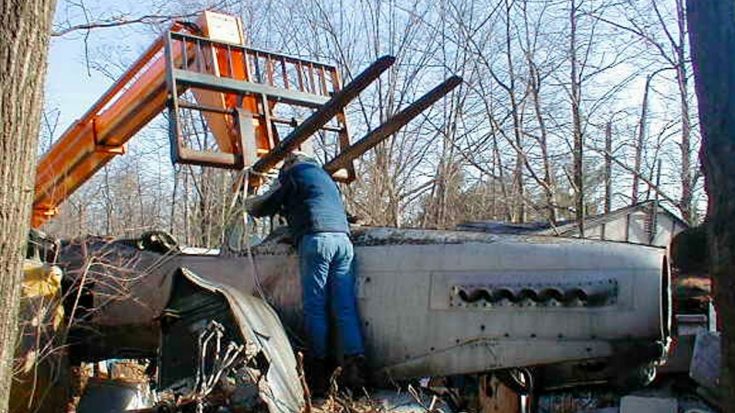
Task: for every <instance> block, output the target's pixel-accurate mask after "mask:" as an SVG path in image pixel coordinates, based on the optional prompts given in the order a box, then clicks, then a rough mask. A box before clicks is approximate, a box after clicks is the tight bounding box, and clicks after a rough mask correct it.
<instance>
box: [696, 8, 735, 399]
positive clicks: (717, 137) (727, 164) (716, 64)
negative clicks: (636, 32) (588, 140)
mask: <svg viewBox="0 0 735 413" xmlns="http://www.w3.org/2000/svg"><path fill="white" fill-rule="evenodd" d="M687 18H688V21H689V29H690V33H689V37H690V45H691V52H692V53H691V54H692V61H693V67H694V80H695V88H696V92H697V99H698V104H699V119H700V128H701V131H702V149H701V152H700V158H701V161H702V166H703V169H704V176H705V189H706V191H707V194H708V195H709V206H708V211H707V215H708V217H707V220H708V222H709V224H708V237H709V246H710V254H711V255H710V271H711V274H712V277H713V281H714V286H715V302H716V304H717V308H718V314H719V316H720V317H721V320H722V328H723V332H722V334H723V341H722V343H723V346H722V349H723V357H722V361H723V375H722V379H721V383H720V387H721V389H722V396H723V399H722V406H724V408H725V410H724V411H726V412H735V226H733V224H732V218H733V217H735V118H733V116H732V114H733V113H735V71H733V70H732V61H731V60H732V56H734V55H735V2H732V1H701V0H700V1H697V0H687Z"/></svg>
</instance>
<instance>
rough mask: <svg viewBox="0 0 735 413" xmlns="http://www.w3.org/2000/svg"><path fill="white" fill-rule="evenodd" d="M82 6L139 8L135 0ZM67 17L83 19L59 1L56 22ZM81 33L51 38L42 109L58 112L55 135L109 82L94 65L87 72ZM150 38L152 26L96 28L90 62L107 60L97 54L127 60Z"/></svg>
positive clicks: (108, 10) (117, 71)
mask: <svg viewBox="0 0 735 413" xmlns="http://www.w3.org/2000/svg"><path fill="white" fill-rule="evenodd" d="M86 5H87V6H88V7H89V8H90V9H91V13H94V14H102V13H104V14H105V15H107V14H110V13H128V12H130V13H135V12H140V7H139V6H138V7H136V6H135V2H132V1H128V0H124V1H117V2H115V3H114V8H113V6H110V3H109V2H107V4H105V2H102V1H87V2H86ZM67 18H69V19H72V21H73V23H74V24H78V23H83V22H84V20H83V19H82V18H81V17H80V16H79V13H78V12H77V11H76V10H74V9H71V10H70V9H69V8H68V7H67V6H66V3H65V2H63V1H60V2H59V4H58V6H57V11H56V24H57V25H58V24H60V23H61V22H63V21H64V20H66V19H67ZM85 35H86V32H85V31H78V32H73V33H70V34H67V35H64V36H61V37H52V38H51V47H50V50H49V64H48V73H47V77H46V108H47V110H50V111H51V110H58V111H59V115H60V117H59V125H58V129H57V131H56V135H57V137H58V134H60V133H61V132H63V131H64V130H65V129H66V128H67V127H68V126H69V125H70V124H71V123H72V122H73V121H74V120H75V119H77V118H79V117H80V116H81V115H83V114H84V112H86V110H87V109H88V108H89V107H90V106H91V105H92V104H93V103H94V102H95V101H96V100H97V99H98V98H99V97H100V96H101V95H102V94H103V93H104V91H105V90H106V89H107V88H108V87H109V86H110V85H111V84H112V80H111V79H110V78H108V77H106V76H104V75H103V74H102V73H100V72H99V71H98V70H95V69H94V67H92V68H91V69H90V72H91V75H90V73H89V72H88V70H87V63H86V61H87V60H86V58H85ZM154 38H155V34H154V33H153V31H152V29H150V28H147V27H141V26H129V27H113V28H107V29H96V30H93V31H91V32H89V35H88V37H87V50H88V53H89V57H90V61H92V62H97V63H98V64H99V62H100V61H102V62H104V61H105V60H107V57H105V58H104V59H100V56H103V54H108V53H109V56H110V57H112V58H113V59H111V60H113V61H114V60H118V59H119V61H122V62H126V63H130V62H132V61H133V59H135V58H136V57H137V55H139V54H140V52H141V51H142V50H144V49H145V48H146V47H147V46H148V45H149V44H150V43H151V42H152V41H153V39H154ZM112 71H113V73H114V74H115V75H119V74H120V73H121V72H122V70H121V69H120V68H117V67H115V68H112Z"/></svg>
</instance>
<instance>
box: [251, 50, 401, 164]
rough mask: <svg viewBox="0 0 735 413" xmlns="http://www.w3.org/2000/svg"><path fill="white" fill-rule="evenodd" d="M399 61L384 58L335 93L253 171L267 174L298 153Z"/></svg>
mask: <svg viewBox="0 0 735 413" xmlns="http://www.w3.org/2000/svg"><path fill="white" fill-rule="evenodd" d="M395 60H396V58H395V57H393V56H383V57H381V58H380V59H378V60H376V61H375V62H374V63H373V64H371V65H370V66H369V67H368V68H367V69H365V70H364V71H363V72H362V73H360V74H359V75H357V77H355V78H354V79H353V80H352V82H350V83H349V84H347V86H345V87H344V88H343V89H342V90H340V91H339V92H337V93H335V94H334V96H332V98H331V99H329V101H328V102H327V103H325V104H324V105H323V106H322V107H321V108H320V109H319V110H317V111H316V112H314V113H313V114H312V115H311V116H309V117H308V118H306V120H304V122H303V123H301V124H300V125H299V126H297V127H296V128H295V129H294V130H293V131H291V133H289V134H288V136H286V137H285V138H284V139H283V140H282V141H281V142H280V143H279V144H278V145H277V146H276V147H275V148H273V149H272V150H271V151H270V152H269V153H268V154H267V155H265V156H264V157H262V158H260V160H259V161H258V162H256V163H255V165H253V171H255V172H266V171H268V170H269V169H271V168H273V167H274V166H275V165H276V164H277V163H278V162H280V161H281V160H283V158H285V157H286V155H287V154H288V153H289V152H292V151H293V150H295V149H296V148H297V147H298V146H299V145H300V144H301V143H303V142H304V141H305V140H306V139H308V138H309V136H311V135H313V134H314V133H316V132H317V131H318V130H319V129H320V128H322V127H323V126H324V125H326V124H327V122H329V120H330V119H332V118H333V117H334V116H335V115H337V113H339V111H340V110H342V108H344V107H345V106H347V104H348V103H349V102H350V101H351V100H352V99H354V98H355V97H357V95H358V94H360V92H362V91H363V90H365V88H367V87H368V86H369V85H370V84H371V83H373V82H374V81H375V79H377V78H378V76H380V75H381V74H382V73H383V72H385V71H386V70H387V69H388V68H389V67H391V65H393V63H394V62H395Z"/></svg>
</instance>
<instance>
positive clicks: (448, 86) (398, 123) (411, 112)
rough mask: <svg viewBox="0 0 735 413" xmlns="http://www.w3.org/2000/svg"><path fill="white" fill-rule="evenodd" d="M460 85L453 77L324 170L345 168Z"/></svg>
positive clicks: (458, 78) (351, 147)
mask: <svg viewBox="0 0 735 413" xmlns="http://www.w3.org/2000/svg"><path fill="white" fill-rule="evenodd" d="M460 83H462V78H461V77H459V76H452V77H450V78H449V79H447V80H445V81H444V82H443V83H442V84H440V85H439V86H437V87H435V88H434V89H431V90H430V91H429V92H428V93H427V94H425V95H424V96H422V97H421V98H419V100H417V101H415V102H413V103H412V104H410V105H409V106H408V107H406V108H405V109H403V110H402V111H400V112H398V113H396V114H395V115H393V117H391V118H390V119H388V120H387V121H386V122H385V123H383V124H382V125H380V126H379V127H378V128H377V129H373V130H372V131H370V132H368V134H367V135H365V137H363V138H362V139H360V140H359V141H357V142H355V143H354V144H352V145H350V146H349V147H347V148H346V149H345V150H343V151H342V152H340V154H339V155H337V156H336V157H335V158H334V159H332V160H331V161H329V162H327V164H326V165H324V169H325V170H326V171H327V172H329V173H330V174H333V173H335V172H337V171H338V170H340V169H342V168H345V167H346V166H347V165H348V164H349V163H350V162H351V161H352V160H353V159H355V158H357V157H358V156H360V155H362V154H363V153H365V152H366V151H368V150H370V149H372V148H373V147H375V145H377V144H378V143H380V142H381V141H383V140H384V139H386V138H387V137H389V136H391V135H392V134H394V133H395V132H396V131H397V130H398V129H400V128H402V127H403V126H404V125H406V124H407V123H408V122H410V121H411V120H412V119H414V118H415V117H416V116H418V115H419V114H420V113H421V112H423V111H424V110H426V109H427V108H428V107H429V106H431V105H432V104H434V103H435V102H436V101H437V100H439V99H441V98H442V97H444V96H445V95H446V94H447V93H449V92H451V91H452V90H453V89H454V88H455V87H457V86H459V84H460Z"/></svg>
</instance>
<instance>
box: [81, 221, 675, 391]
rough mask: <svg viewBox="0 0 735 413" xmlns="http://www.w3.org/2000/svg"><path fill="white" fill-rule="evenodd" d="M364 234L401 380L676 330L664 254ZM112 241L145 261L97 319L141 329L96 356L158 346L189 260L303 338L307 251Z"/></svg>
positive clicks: (366, 287) (370, 277)
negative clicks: (192, 248)
mask: <svg viewBox="0 0 735 413" xmlns="http://www.w3.org/2000/svg"><path fill="white" fill-rule="evenodd" d="M353 238H354V243H355V251H356V267H355V271H356V275H357V280H358V285H357V296H358V302H359V307H360V313H361V317H362V321H363V331H364V334H365V338H366V343H367V345H368V352H369V355H370V359H371V363H372V364H373V366H374V367H375V368H376V369H378V370H380V371H382V372H383V373H386V374H387V375H389V376H391V377H393V378H397V379H405V378H412V377H421V376H432V375H454V374H467V373H474V372H482V371H488V370H494V369H503V368H515V367H524V366H539V365H551V364H558V363H569V362H581V361H584V360H595V359H610V358H613V357H615V356H616V353H620V352H625V351H628V352H630V351H636V350H635V347H636V346H644V347H645V346H649V345H657V344H659V345H660V344H661V343H665V342H666V340H667V338H668V325H669V314H670V308H669V307H670V292H669V287H668V277H669V274H668V268H667V263H666V253H665V251H664V250H662V249H658V248H650V247H644V246H639V245H629V244H622V243H612V242H600V241H589V240H578V239H563V238H553V237H525V236H510V235H492V234H486V233H475V232H465V231H435V230H403V229H395V228H360V229H357V230H355V232H354V234H353ZM105 248H106V251H107V252H106V253H105V257H107V258H106V259H108V260H113V261H114V260H117V262H120V263H122V262H125V263H127V265H128V266H133V267H134V268H135V270H133V271H117V272H116V273H115V274H114V276H113V278H114V277H117V278H119V279H120V281H119V282H117V283H116V284H115V286H114V287H110V286H109V284H110V283H109V282H105V283H96V284H93V285H92V286H91V287H90V288H91V291H90V292H91V293H92V294H91V295H92V297H93V298H94V300H95V302H94V307H95V311H94V313H93V315H92V316H91V318H90V319H89V321H88V322H89V323H91V324H93V325H94V328H95V329H96V330H97V331H98V334H102V335H105V334H109V335H113V336H114V335H118V336H119V335H121V334H124V335H129V334H130V332H132V331H135V332H136V334H135V337H127V336H126V337H116V338H109V337H108V339H107V340H97V339H94V340H88V341H87V343H86V344H85V346H86V349H85V353H86V354H89V355H90V357H94V358H106V357H113V356H120V355H121V354H111V353H115V352H116V350H115V348H114V347H115V345H114V343H122V342H125V351H126V352H130V351H132V352H135V351H136V350H139V351H140V353H141V354H145V353H155V351H156V349H155V345H156V343H158V338H157V336H156V334H157V331H158V329H157V327H156V321H155V320H156V319H157V317H158V316H159V315H160V313H161V311H162V310H163V308H164V306H165V305H166V303H167V301H168V298H169V292H170V290H171V282H172V277H173V274H174V273H175V271H176V269H178V268H181V267H185V268H188V269H190V270H191V271H193V272H195V273H196V274H198V275H199V276H200V277H204V278H206V279H207V280H208V281H209V282H211V283H212V284H213V285H219V286H220V288H222V289H234V290H237V291H239V292H241V293H244V294H254V295H259V294H261V293H262V295H264V296H265V298H266V299H267V300H268V302H269V303H270V304H271V305H272V306H273V307H274V308H275V309H276V310H277V312H278V314H279V316H280V318H281V320H282V322H283V324H284V325H285V326H286V327H287V329H288V330H289V332H290V333H292V334H293V335H296V336H298V335H299V332H300V327H301V314H300V312H301V288H300V282H299V273H298V262H297V261H298V259H297V255H296V252H295V250H294V248H293V247H291V246H290V245H288V244H286V243H282V242H279V241H278V240H271V241H268V242H265V243H262V244H260V245H259V246H257V247H254V248H253V249H252V259H251V258H250V257H248V256H247V255H246V254H245V255H242V256H219V255H187V254H168V255H161V254H156V253H152V252H147V251H138V250H135V249H134V248H131V247H127V246H118V247H114V246H111V245H108V246H106V247H105ZM93 250H95V249H94V248H92V249H91V250H90V251H93ZM72 255H73V254H72ZM68 256H71V255H69V254H68ZM78 258H79V257H76V258H75V259H76V260H77V261H78ZM72 261H73V260H72ZM103 272H104V271H100V273H103ZM107 272H108V273H109V272H110V270H109V267H108V269H107ZM113 272H114V271H113ZM70 273H71V277H79V276H80V275H81V274H80V273H79V272H74V271H73V270H72V271H70ZM95 276H100V275H95ZM104 276H105V277H107V278H110V277H111V275H110V274H107V275H104ZM88 277H90V275H89V274H88ZM115 290H124V294H122V295H121V297H122V298H120V297H117V298H111V297H114V296H115V294H116V292H115ZM118 295H120V294H118ZM95 343H99V344H95ZM102 343H104V344H102ZM95 345H99V346H103V347H104V348H95ZM136 346H137V348H136ZM151 347H153V348H151Z"/></svg>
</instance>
